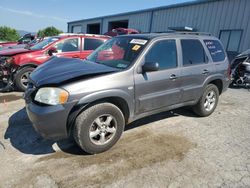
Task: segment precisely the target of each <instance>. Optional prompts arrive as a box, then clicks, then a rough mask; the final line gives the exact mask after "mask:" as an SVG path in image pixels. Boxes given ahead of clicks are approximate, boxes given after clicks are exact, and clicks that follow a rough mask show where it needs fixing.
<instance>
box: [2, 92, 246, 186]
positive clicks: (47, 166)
mask: <svg viewBox="0 0 250 188" xmlns="http://www.w3.org/2000/svg"><path fill="white" fill-rule="evenodd" d="M21 95H22V94H21V93H15V92H13V93H4V94H3V93H1V94H0V164H1V165H0V172H1V175H0V187H4V188H5V187H37V188H40V187H199V188H200V187H250V123H249V122H250V92H248V91H246V90H244V89H229V90H228V91H227V92H226V93H224V94H223V95H222V96H221V98H220V102H219V104H218V107H217V109H216V111H215V112H214V113H213V114H212V115H211V116H209V117H206V118H199V117H196V116H195V115H194V114H193V113H192V112H190V111H189V110H188V109H185V108H182V109H177V110H174V111H170V112H164V113H161V114H157V115H154V116H150V117H148V118H144V119H141V120H139V121H136V122H134V123H132V124H130V125H128V126H127V129H126V131H125V133H124V134H123V136H122V139H121V140H120V141H119V142H118V143H117V144H116V145H115V146H114V147H113V148H112V149H111V150H109V151H107V152H105V153H102V154H98V155H92V156H90V155H86V154H85V153H83V152H82V151H81V150H80V149H79V148H78V147H77V146H76V145H74V143H72V142H70V141H68V140H63V141H60V142H57V143H55V142H52V141H47V140H44V139H42V138H41V137H40V136H39V135H38V134H37V133H36V132H35V131H34V129H33V128H32V126H31V124H30V122H29V120H28V118H27V114H26V112H25V109H24V101H23V100H22V99H21Z"/></svg>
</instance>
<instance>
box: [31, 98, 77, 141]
mask: <svg viewBox="0 0 250 188" xmlns="http://www.w3.org/2000/svg"><path fill="white" fill-rule="evenodd" d="M75 104H76V102H69V103H66V104H64V105H56V106H39V105H37V104H35V103H33V102H29V103H27V102H26V111H27V114H28V117H29V119H30V121H31V122H32V124H33V127H34V128H35V130H36V131H37V132H38V133H39V134H41V135H42V137H44V138H46V139H52V140H59V139H63V138H67V137H68V131H67V121H68V116H69V113H70V111H71V109H72V108H73V106H74V105H75Z"/></svg>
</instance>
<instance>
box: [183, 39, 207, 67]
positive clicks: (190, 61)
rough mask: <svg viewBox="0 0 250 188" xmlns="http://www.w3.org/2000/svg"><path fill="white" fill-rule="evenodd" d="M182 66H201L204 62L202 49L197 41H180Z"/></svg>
mask: <svg viewBox="0 0 250 188" xmlns="http://www.w3.org/2000/svg"><path fill="white" fill-rule="evenodd" d="M181 47H182V55H183V66H189V65H197V64H203V63H205V62H206V55H205V51H204V48H203V46H202V44H201V42H200V41H199V40H195V39H182V40H181Z"/></svg>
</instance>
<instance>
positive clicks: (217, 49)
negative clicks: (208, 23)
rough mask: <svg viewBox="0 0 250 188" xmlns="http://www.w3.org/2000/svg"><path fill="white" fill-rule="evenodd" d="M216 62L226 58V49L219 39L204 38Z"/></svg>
mask: <svg viewBox="0 0 250 188" xmlns="http://www.w3.org/2000/svg"><path fill="white" fill-rule="evenodd" d="M204 42H205V44H206V46H207V49H208V50H209V52H210V54H211V57H212V59H213V61H214V62H218V61H223V60H224V59H225V58H226V55H225V53H224V50H223V48H222V46H221V44H220V42H219V41H217V40H204Z"/></svg>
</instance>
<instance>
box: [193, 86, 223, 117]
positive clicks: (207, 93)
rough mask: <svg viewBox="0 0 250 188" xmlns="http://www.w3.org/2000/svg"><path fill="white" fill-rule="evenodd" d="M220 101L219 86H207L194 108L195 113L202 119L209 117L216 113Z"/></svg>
mask: <svg viewBox="0 0 250 188" xmlns="http://www.w3.org/2000/svg"><path fill="white" fill-rule="evenodd" d="M218 101H219V90H218V88H217V86H216V85H214V84H209V85H207V86H206V88H205V90H204V92H203V95H202V96H201V98H200V100H199V101H198V103H197V104H196V105H195V106H193V111H194V112H195V113H196V114H197V115H199V116H201V117H206V116H209V115H210V114H212V113H213V112H214V110H215V108H216V106H217V104H218Z"/></svg>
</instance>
